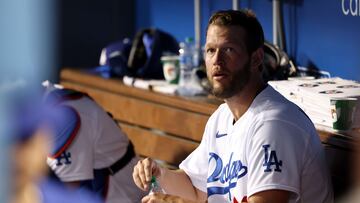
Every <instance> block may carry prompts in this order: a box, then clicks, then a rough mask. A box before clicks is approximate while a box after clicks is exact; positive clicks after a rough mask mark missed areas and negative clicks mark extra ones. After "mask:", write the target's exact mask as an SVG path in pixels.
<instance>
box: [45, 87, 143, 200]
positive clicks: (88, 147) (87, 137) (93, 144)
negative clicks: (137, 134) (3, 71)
mask: <svg viewBox="0 0 360 203" xmlns="http://www.w3.org/2000/svg"><path fill="white" fill-rule="evenodd" d="M43 85H44V86H45V91H44V94H43V102H44V103H45V104H46V105H47V106H48V108H49V109H51V111H54V112H57V113H56V116H54V120H53V122H52V124H53V126H54V131H55V132H54V134H55V142H54V146H53V147H52V150H51V153H50V154H49V156H48V158H47V163H48V165H49V167H50V168H51V169H52V171H53V172H54V174H55V175H56V176H57V177H58V178H59V179H60V180H61V181H62V182H63V183H64V184H65V185H67V186H69V187H73V188H77V189H88V190H90V191H92V192H94V193H96V194H97V195H98V196H99V197H101V198H102V199H104V201H105V202H106V203H118V202H121V203H133V202H140V201H141V198H142V197H143V196H144V195H145V193H144V192H143V191H142V190H140V189H139V188H138V187H136V185H135V184H134V182H133V180H132V176H131V174H132V170H133V167H134V166H135V164H136V163H137V161H138V160H139V158H138V156H137V155H136V154H135V151H134V148H133V145H132V143H131V141H130V140H129V139H128V137H127V135H126V134H125V133H124V132H123V131H122V130H121V129H120V127H119V126H118V124H117V123H116V122H115V121H114V120H113V119H112V117H111V116H110V115H109V114H108V113H107V112H106V111H105V110H104V109H102V108H101V106H100V105H98V104H97V103H96V102H95V101H94V100H93V99H92V98H91V97H89V96H88V95H87V94H85V93H82V92H79V91H75V90H72V89H66V88H62V87H61V86H59V85H53V84H51V83H49V82H45V83H44V84H43Z"/></svg>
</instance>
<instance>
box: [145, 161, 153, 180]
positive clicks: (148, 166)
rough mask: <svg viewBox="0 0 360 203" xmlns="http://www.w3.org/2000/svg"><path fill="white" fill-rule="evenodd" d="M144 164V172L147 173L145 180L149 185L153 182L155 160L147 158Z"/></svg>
mask: <svg viewBox="0 0 360 203" xmlns="http://www.w3.org/2000/svg"><path fill="white" fill-rule="evenodd" d="M143 164H144V172H145V180H146V182H147V183H149V182H150V181H151V176H152V168H153V164H154V163H153V160H152V159H150V158H146V159H144V161H143Z"/></svg>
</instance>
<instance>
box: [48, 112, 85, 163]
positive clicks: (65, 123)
mask: <svg viewBox="0 0 360 203" xmlns="http://www.w3.org/2000/svg"><path fill="white" fill-rule="evenodd" d="M49 113H50V114H51V115H49V116H48V117H49V119H50V126H51V127H52V128H51V129H52V130H53V135H54V140H53V141H54V143H53V145H54V146H53V149H52V151H51V154H50V156H53V157H54V156H55V154H60V153H61V152H62V151H64V150H65V148H64V146H65V145H69V142H71V141H72V139H73V138H74V136H76V133H77V132H76V130H77V129H78V128H79V127H80V124H81V121H80V117H79V115H78V114H77V112H76V110H75V109H73V108H72V107H69V106H66V105H57V106H54V107H53V109H52V110H51V112H49Z"/></svg>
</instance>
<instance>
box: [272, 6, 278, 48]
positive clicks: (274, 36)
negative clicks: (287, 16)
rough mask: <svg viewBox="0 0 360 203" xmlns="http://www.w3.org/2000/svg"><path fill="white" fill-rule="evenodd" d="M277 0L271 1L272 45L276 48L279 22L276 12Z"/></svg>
mask: <svg viewBox="0 0 360 203" xmlns="http://www.w3.org/2000/svg"><path fill="white" fill-rule="evenodd" d="M279 3H280V2H279V0H273V3H272V6H273V44H274V45H276V46H279V41H278V25H279V24H278V21H279V16H278V15H279V10H278V8H279V7H278V4H279Z"/></svg>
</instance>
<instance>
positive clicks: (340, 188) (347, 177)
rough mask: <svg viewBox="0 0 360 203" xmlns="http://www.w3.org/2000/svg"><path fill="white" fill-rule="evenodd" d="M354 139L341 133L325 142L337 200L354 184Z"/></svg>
mask: <svg viewBox="0 0 360 203" xmlns="http://www.w3.org/2000/svg"><path fill="white" fill-rule="evenodd" d="M353 148H354V140H353V139H350V138H346V137H343V136H340V135H334V136H332V137H330V138H329V139H328V140H327V141H326V143H324V149H325V156H326V160H327V164H328V167H329V169H330V174H331V180H332V184H333V189H334V198H335V201H336V200H339V199H340V198H341V197H343V196H344V195H346V194H347V193H348V192H349V191H350V190H351V189H352V188H353V184H354V181H353V179H354V177H353V176H352V175H353V174H354V171H353V169H354V166H355V151H354V149H353Z"/></svg>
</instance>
